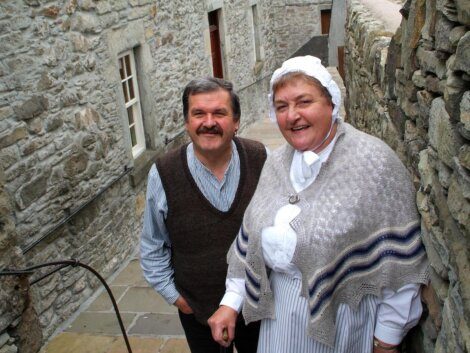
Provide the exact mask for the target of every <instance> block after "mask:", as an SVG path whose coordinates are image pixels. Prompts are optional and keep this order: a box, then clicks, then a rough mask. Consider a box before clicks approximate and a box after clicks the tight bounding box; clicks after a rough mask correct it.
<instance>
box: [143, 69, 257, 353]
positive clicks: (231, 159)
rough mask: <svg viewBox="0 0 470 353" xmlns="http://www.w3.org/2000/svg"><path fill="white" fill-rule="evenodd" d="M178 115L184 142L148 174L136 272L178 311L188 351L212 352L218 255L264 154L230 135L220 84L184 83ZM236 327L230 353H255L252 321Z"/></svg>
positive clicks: (232, 124) (232, 125) (232, 100)
mask: <svg viewBox="0 0 470 353" xmlns="http://www.w3.org/2000/svg"><path fill="white" fill-rule="evenodd" d="M183 115H184V120H185V128H186V131H187V132H188V135H189V137H190V138H191V141H192V142H191V143H189V144H188V145H185V146H183V147H181V148H179V149H177V150H174V151H171V152H169V153H167V154H166V155H164V156H163V157H161V158H159V159H158V160H157V162H156V164H155V165H154V166H153V167H152V169H151V170H150V172H149V177H148V185H147V201H146V209H145V214H144V226H143V231H142V239H141V266H142V269H143V272H144V276H145V278H146V279H147V281H148V282H149V283H150V285H151V286H152V287H154V288H155V289H156V290H157V292H159V293H160V294H161V295H162V296H163V297H164V298H165V300H166V301H167V302H168V303H170V304H174V305H175V306H176V307H177V308H178V313H179V316H180V320H181V324H182V326H183V329H184V331H185V334H186V338H187V340H188V344H189V347H190V349H191V352H192V353H212V352H214V353H219V352H220V346H219V345H218V344H217V343H216V342H214V341H213V339H212V335H211V330H210V328H209V326H208V325H207V319H208V318H209V317H210V316H211V315H212V313H213V312H214V311H215V310H216V309H217V308H218V306H219V303H220V300H221V298H222V296H223V294H224V292H225V277H226V273H227V263H226V254H227V251H228V249H229V247H230V244H231V243H232V241H233V239H234V238H235V237H236V235H237V233H238V231H239V228H240V225H241V221H242V217H243V213H244V211H245V208H246V207H247V205H248V203H249V201H250V199H251V197H252V195H253V193H254V191H255V188H256V185H257V183H258V178H259V175H260V173H261V169H262V166H263V164H264V161H265V159H266V150H265V148H264V146H263V145H262V144H260V143H258V142H255V141H250V140H246V139H241V138H236V137H235V135H236V133H237V130H238V128H239V124H240V102H239V99H238V96H237V95H236V93H235V92H234V91H233V86H232V84H231V83H229V82H227V81H224V80H221V79H217V78H204V79H197V80H193V81H191V82H190V83H189V84H188V85H187V86H186V88H185V90H184V92H183ZM236 329H237V337H236V338H235V346H236V348H237V351H238V352H239V353H251V352H253V353H254V352H256V346H257V341H258V332H259V323H256V324H255V325H251V324H250V325H248V326H245V324H244V323H243V320H241V319H240V320H238V322H237V326H236ZM232 349H233V348H232V347H230V350H229V351H231V350H232Z"/></svg>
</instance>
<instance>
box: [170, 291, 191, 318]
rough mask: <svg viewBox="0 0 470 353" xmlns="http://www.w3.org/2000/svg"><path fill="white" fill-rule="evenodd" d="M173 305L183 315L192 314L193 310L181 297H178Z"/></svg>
mask: <svg viewBox="0 0 470 353" xmlns="http://www.w3.org/2000/svg"><path fill="white" fill-rule="evenodd" d="M173 305H174V306H176V307H177V308H178V309H179V310H180V311H181V312H182V313H183V314H192V313H193V309H191V307H190V306H189V304H188V302H187V301H186V299H184V298H183V297H182V296H181V295H180V296H179V297H178V299H176V301H175V302H174V304H173Z"/></svg>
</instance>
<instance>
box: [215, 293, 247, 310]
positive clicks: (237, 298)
mask: <svg viewBox="0 0 470 353" xmlns="http://www.w3.org/2000/svg"><path fill="white" fill-rule="evenodd" d="M220 305H225V306H228V307H230V308H232V309H233V310H235V311H237V312H238V313H239V312H240V310H241V308H242V305H243V297H242V296H241V295H239V294H237V293H235V292H226V293H225V295H224V297H223V298H222V301H221V302H220Z"/></svg>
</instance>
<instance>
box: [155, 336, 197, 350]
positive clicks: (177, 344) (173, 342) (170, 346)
mask: <svg viewBox="0 0 470 353" xmlns="http://www.w3.org/2000/svg"><path fill="white" fill-rule="evenodd" d="M158 353H191V351H190V350H189V346H188V342H187V341H186V339H184V338H171V339H169V340H168V341H166V342H165V344H164V345H163V347H162V348H161V350H160V351H159V352H158Z"/></svg>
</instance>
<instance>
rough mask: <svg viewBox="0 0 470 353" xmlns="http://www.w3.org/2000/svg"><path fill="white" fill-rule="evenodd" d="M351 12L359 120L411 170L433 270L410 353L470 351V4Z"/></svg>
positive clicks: (351, 102) (351, 80)
mask: <svg viewBox="0 0 470 353" xmlns="http://www.w3.org/2000/svg"><path fill="white" fill-rule="evenodd" d="M385 6H387V8H388V9H390V8H396V10H389V11H385V12H384V11H380V10H383V9H384V7H385ZM398 11H400V12H401V15H398V13H397V12H398ZM346 13H347V20H346V31H345V32H346V35H345V41H344V43H345V44H344V45H345V53H346V58H345V63H346V68H345V69H346V70H345V71H346V79H345V86H346V90H347V92H348V96H347V100H346V111H347V112H348V118H349V121H350V122H351V123H352V124H354V125H356V126H357V127H359V128H360V129H362V130H364V131H367V132H369V133H371V134H373V135H376V136H378V137H379V138H381V139H383V140H384V141H386V142H387V143H388V144H389V145H390V146H391V147H392V148H393V149H394V150H395V151H396V152H397V154H398V155H399V156H400V158H401V159H402V161H403V162H404V163H405V165H406V166H407V167H408V169H409V171H410V172H411V174H412V176H413V178H414V181H415V186H416V189H417V199H416V202H417V207H418V210H419V212H420V214H421V217H422V225H421V230H422V235H423V241H424V245H425V247H426V251H427V254H428V258H429V262H430V265H431V283H430V286H428V287H427V288H426V289H425V290H424V291H423V300H424V302H425V304H426V306H425V311H424V315H423V317H422V320H421V323H420V325H419V326H418V327H417V328H416V329H415V330H414V331H413V332H412V334H410V335H409V336H408V340H407V342H406V348H407V351H408V352H420V353H421V352H427V353H431V352H435V353H442V352H452V353H454V352H470V330H469V323H470V299H469V298H470V280H469V276H470V261H469V244H470V243H469V240H470V148H469V140H470V91H469V89H470V31H469V30H468V29H469V26H470V2H469V1H461V0H432V1H423V0H408V1H406V2H404V3H403V6H402V4H401V3H399V2H396V1H385V0H376V1H370V0H362V1H359V0H351V1H350V3H349V6H348V8H347V11H346ZM393 13H395V14H396V15H398V16H396V17H397V21H396V24H395V23H394V22H395V21H394V19H393V18H392V17H393ZM333 17H334V16H333ZM386 192H387V191H386V190H384V193H386Z"/></svg>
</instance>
